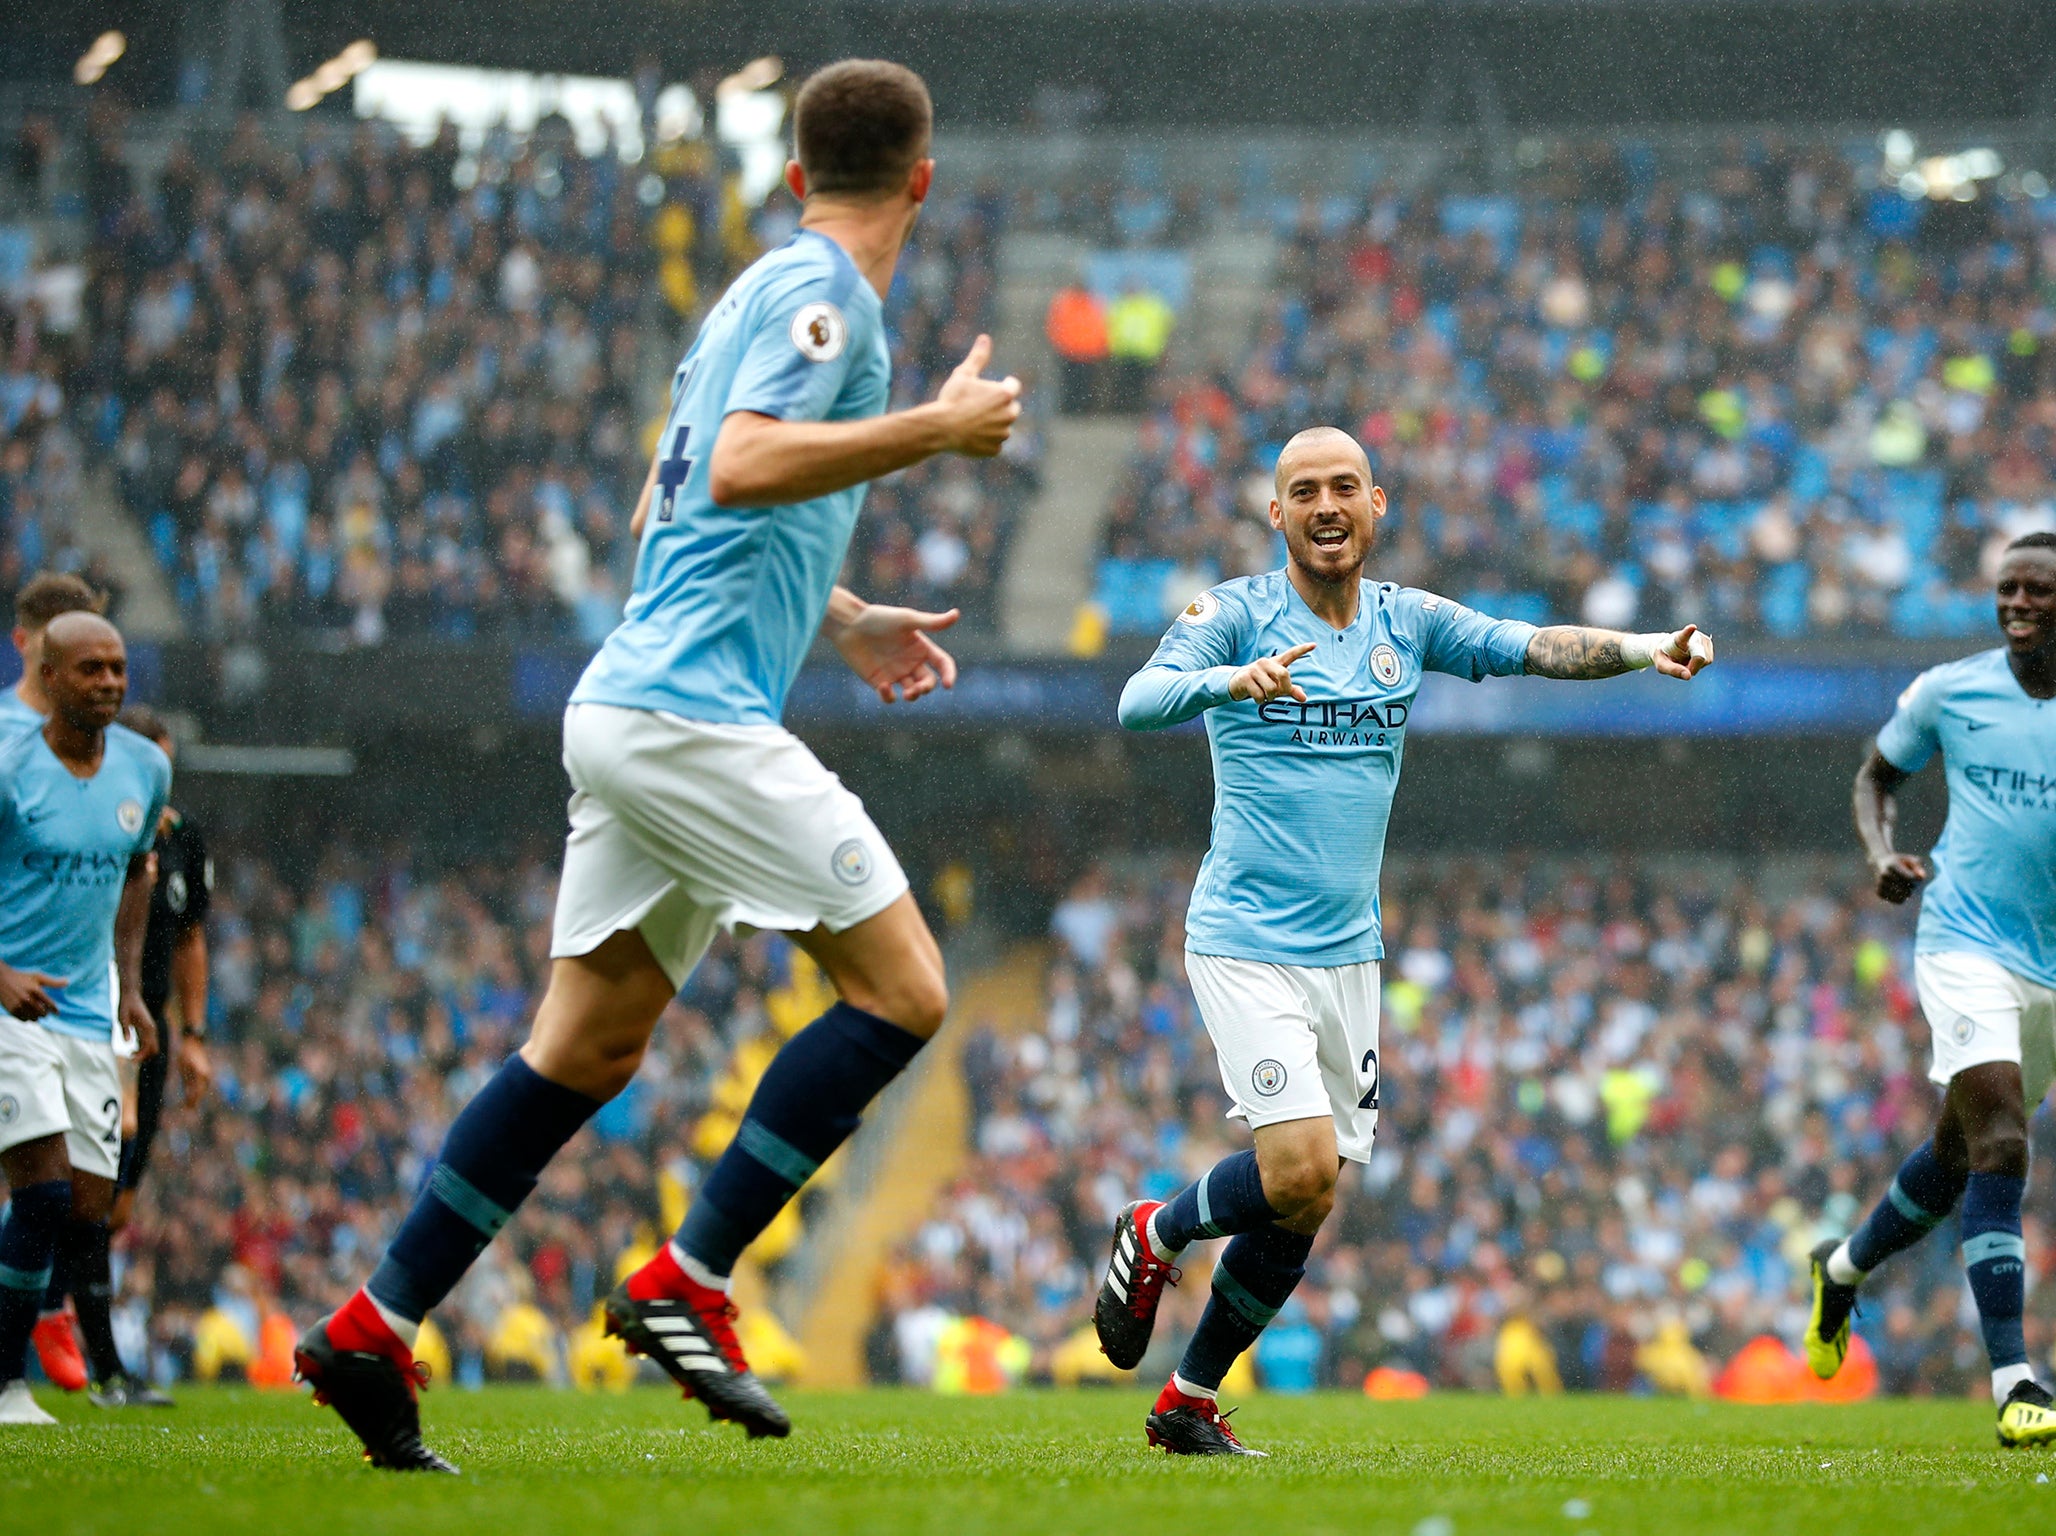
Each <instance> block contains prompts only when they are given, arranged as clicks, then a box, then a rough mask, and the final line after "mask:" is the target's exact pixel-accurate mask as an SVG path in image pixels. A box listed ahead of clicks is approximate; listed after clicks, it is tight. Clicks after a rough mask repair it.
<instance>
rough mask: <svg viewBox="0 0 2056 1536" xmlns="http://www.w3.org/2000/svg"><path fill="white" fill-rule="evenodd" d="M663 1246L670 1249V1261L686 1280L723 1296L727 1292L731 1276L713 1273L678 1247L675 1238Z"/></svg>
mask: <svg viewBox="0 0 2056 1536" xmlns="http://www.w3.org/2000/svg"><path fill="white" fill-rule="evenodd" d="M665 1246H666V1247H668V1248H669V1249H670V1250H671V1262H672V1263H674V1264H676V1265H677V1266H678V1267H679V1268H680V1269H682V1270H684V1271H685V1275H686V1278H687V1279H688V1280H690V1281H692V1282H693V1283H694V1284H695V1285H704V1286H706V1287H707V1289H709V1290H713V1291H719V1292H721V1293H722V1294H723V1295H724V1296H725V1295H726V1294H727V1293H728V1286H729V1283H730V1281H731V1279H732V1277H731V1276H728V1275H717V1274H715V1273H714V1271H712V1270H711V1269H709V1268H707V1266H706V1265H704V1264H702V1263H701V1262H700V1261H699V1260H698V1259H696V1258H694V1257H693V1256H692V1255H691V1254H689V1253H687V1252H686V1251H685V1250H684V1249H683V1248H681V1247H679V1246H678V1240H677V1239H676V1238H673V1239H672V1240H671V1241H670V1242H669V1243H667V1244H666V1245H665Z"/></svg>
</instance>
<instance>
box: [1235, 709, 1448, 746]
mask: <svg viewBox="0 0 2056 1536" xmlns="http://www.w3.org/2000/svg"><path fill="white" fill-rule="evenodd" d="M1409 708H1410V706H1409V703H1408V701H1407V700H1405V699H1389V700H1388V699H1308V700H1307V701H1306V702H1305V703H1304V704H1302V703H1300V702H1299V701H1298V700H1297V699H1271V700H1269V701H1268V702H1266V703H1263V704H1259V705H1257V707H1256V717H1257V719H1259V720H1261V721H1262V722H1263V723H1264V724H1265V725H1284V726H1290V727H1291V728H1292V741H1293V743H1294V744H1295V745H1300V746H1308V747H1389V746H1391V745H1392V744H1393V743H1392V733H1394V732H1397V731H1399V730H1402V729H1404V727H1405V725H1406V717H1407V714H1408V712H1409Z"/></svg>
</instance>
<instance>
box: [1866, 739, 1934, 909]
mask: <svg viewBox="0 0 2056 1536" xmlns="http://www.w3.org/2000/svg"><path fill="white" fill-rule="evenodd" d="M1912 777H1913V775H1912V774H1910V773H1908V772H1906V770H1905V769H1903V768H1900V767H1899V766H1898V765H1897V764H1895V763H1893V762H1892V761H1891V759H1889V758H1888V757H1886V756H1885V754H1884V753H1882V752H1880V751H1878V750H1877V748H1875V747H1873V748H1871V752H1870V756H1868V757H1866V758H1865V759H1864V760H1863V766H1862V767H1861V768H1859V769H1857V770H1856V796H1855V807H1854V809H1855V812H1856V836H1857V837H1858V838H1859V839H1860V840H1861V841H1862V843H1863V856H1864V858H1865V859H1866V860H1867V861H1868V862H1869V864H1870V874H1871V879H1872V881H1873V882H1874V883H1875V885H1876V887H1877V893H1878V895H1879V896H1881V897H1883V898H1884V899H1885V900H1886V901H1889V902H1891V903H1892V904H1893V905H1894V906H1897V905H1898V904H1899V903H1900V902H1902V901H1904V900H1905V899H1906V898H1907V897H1909V896H1911V895H1912V894H1913V892H1914V890H1915V888H1916V887H1918V886H1919V885H1920V883H1921V882H1922V881H1924V880H1926V879H1927V878H1928V866H1927V860H1925V859H1923V858H1921V857H1920V856H1919V855H1918V854H1912V853H1899V852H1896V851H1895V850H1894V849H1893V847H1892V831H1893V828H1894V827H1896V826H1897V825H1898V822H1899V786H1900V785H1901V784H1904V783H1905V782H1906V781H1907V780H1908V779H1910V778H1912Z"/></svg>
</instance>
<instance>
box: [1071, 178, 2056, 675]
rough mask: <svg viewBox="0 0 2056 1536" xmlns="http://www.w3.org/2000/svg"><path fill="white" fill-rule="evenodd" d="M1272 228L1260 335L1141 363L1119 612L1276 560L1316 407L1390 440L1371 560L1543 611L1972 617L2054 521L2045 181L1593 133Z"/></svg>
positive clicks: (1915, 621)
mask: <svg viewBox="0 0 2056 1536" xmlns="http://www.w3.org/2000/svg"><path fill="white" fill-rule="evenodd" d="M1866 172H1867V174H1865V173H1866ZM1267 206H1269V204H1268V203H1267ZM1280 227H1281V228H1285V227H1288V226H1287V225H1286V224H1284V223H1282V222H1281V225H1280ZM1289 231H1290V232H1289V237H1288V238H1287V240H1286V241H1285V245H1284V252H1283V259H1282V261H1281V264H1280V269H1279V271H1278V273H1277V275H1276V278H1275V282H1274V284H1273V287H1274V289H1275V295H1274V297H1272V298H1271V299H1270V301H1269V303H1268V305H1267V307H1266V309H1265V312H1264V314H1263V316H1262V319H1261V321H1260V323H1259V326H1258V330H1257V334H1256V336H1255V338H1254V341H1253V343H1252V345H1251V346H1250V348H1249V350H1248V352H1247V353H1246V354H1245V355H1244V356H1242V357H1240V358H1239V359H1237V360H1235V361H1234V362H1233V363H1232V365H1229V366H1225V367H1222V368H1220V369H1219V370H1218V371H1211V372H1210V371H1208V370H1207V369H1206V368H1205V367H1204V366H1191V365H1192V364H1203V363H1204V359H1188V366H1185V367H1182V368H1181V367H1179V366H1178V359H1177V357H1176V355H1175V354H1174V356H1173V358H1172V366H1171V368H1170V369H1169V371H1168V372H1167V374H1166V375H1165V376H1164V377H1163V378H1162V379H1161V380H1160V381H1159V385H1158V388H1157V391H1156V402H1155V407H1154V409H1153V410H1152V411H1151V412H1150V413H1149V415H1148V417H1147V419H1146V421H1145V423H1144V426H1143V429H1142V437H1141V442H1140V444H1139V447H1138V449H1137V452H1136V455H1135V457H1134V460H1133V463H1132V466H1131V468H1130V470H1129V472H1128V475H1127V477H1126V481H1125V484H1124V485H1123V486H1122V488H1121V489H1120V491H1119V493H1118V496H1117V498H1116V500H1115V502H1114V505H1113V508H1112V513H1111V516H1110V518H1109V521H1108V524H1107V529H1106V543H1105V550H1104V559H1103V561H1102V564H1101V567H1100V572H1099V583H1098V586H1099V591H1098V597H1099V601H1100V603H1101V604H1102V606H1103V607H1104V608H1105V609H1106V611H1107V615H1108V618H1109V620H1110V622H1111V623H1112V625H1113V627H1114V628H1116V629H1134V630H1145V631H1148V630H1154V629H1155V628H1157V627H1158V626H1159V625H1160V624H1161V622H1162V621H1163V620H1164V618H1165V615H1166V612H1167V611H1170V612H1175V610H1176V608H1177V607H1179V606H1180V605H1182V603H1183V602H1184V601H1185V600H1186V599H1187V598H1189V596H1190V594H1191V592H1192V591H1193V590H1194V589H1196V588H1199V587H1203V586H1205V585H1207V584H1209V583H1210V582H1212V581H1214V580H1216V579H1219V578H1220V577H1222V576H1233V575H1240V574H1243V573H1245V572H1248V571H1253V570H1261V569H1268V568H1270V567H1272V566H1274V565H1275V564H1276V563H1277V559H1278V556H1277V553H1276V551H1275V547H1274V541H1273V537H1272V536H1271V534H1270V533H1269V531H1268V529H1267V528H1265V527H1264V525H1263V523H1262V520H1261V514H1262V512H1263V509H1264V506H1265V503H1266V501H1267V500H1268V498H1269V495H1270V465H1271V463H1272V461H1273V460H1274V459H1275V457H1276V453H1277V448H1278V445H1279V444H1280V443H1282V441H1283V440H1284V439H1285V438H1286V437H1287V436H1289V435H1290V434H1291V433H1292V432H1293V431H1295V430H1297V429H1298V428H1299V427H1302V426H1304V425H1305V424H1306V423H1308V422H1310V421H1330V422H1335V423H1338V424H1340V425H1343V426H1345V427H1347V428H1349V429H1350V430H1351V431H1354V432H1356V433H1357V434H1358V435H1359V436H1360V437H1361V438H1362V440H1363V441H1364V442H1365V443H1366V445H1367V446H1369V447H1370V449H1371V450H1372V453H1373V455H1374V457H1375V459H1376V460H1377V465H1378V472H1379V478H1380V480H1381V482H1382V483H1384V485H1385V486H1386V487H1387V489H1388V491H1389V492H1390V494H1391V497H1392V502H1393V508H1394V510H1393V514H1392V515H1391V517H1390V519H1389V520H1388V522H1387V524H1386V527H1385V532H1384V534H1383V544H1384V547H1383V549H1382V551H1381V553H1380V555H1379V557H1378V571H1379V574H1380V575H1381V576H1383V577H1385V578H1387V579H1391V580H1396V581H1401V582H1405V583H1409V584H1414V585H1422V586H1427V587H1431V588H1433V589H1436V590H1440V591H1445V592H1448V593H1450V594H1451V595H1453V596H1457V597H1459V598H1460V599H1461V600H1463V601H1465V602H1467V603H1471V604H1473V605H1475V606H1477V607H1479V608H1482V609H1484V610H1486V611H1488V612H1494V613H1499V614H1504V615H1508V616H1512V617H1521V618H1528V619H1533V620H1539V621H1546V620H1550V619H1555V620H1580V619H1582V620H1583V621H1584V622H1588V623H1596V624H1604V625H1614V626H1634V625H1643V624H1654V625H1663V624H1671V623H1678V622H1683V619H1684V617H1690V618H1693V619H1696V620H1698V621H1699V622H1701V623H1705V624H1707V625H1709V626H1710V627H1711V628H1713V629H1715V630H1717V631H1718V632H1720V633H1722V634H1763V635H1770V636H1780V637H1782V636H1795V635H1800V634H1815V635H1819V634H1829V635H1834V634H1841V635H1851V634H1855V635H1861V634H1892V635H1900V636H1932V635H1952V634H1962V633H1968V632H1972V631H1975V630H1976V629H1978V628H1979V627H1980V626H1981V625H1982V624H1983V623H1984V620H1985V609H1986V607H1987V602H1986V598H1985V595H1984V591H1983V587H1984V584H1985V583H1986V582H1987V581H1988V578H1989V573H1988V572H1987V571H1986V569H1985V567H1986V565H1987V564H1988V563H1989V562H1990V561H1991V559H1992V553H1993V550H1994V549H1995V548H1996V547H1997V545H1998V544H2000V543H2002V542H2003V541H2004V540H2005V539H2007V538H2010V537H2013V536H2015V535H2017V534H2019V533H2023V532H2026V531H2028V530H2030V529H2033V528H2040V527H2051V526H2056V481H2052V475H2056V363H2052V358H2056V321H2052V316H2051V311H2050V307H2049V304H2048V299H2047V283H2048V280H2049V274H2050V273H2051V272H2052V271H2056V201H2052V200H2050V199H2048V198H2042V199H2039V200H2037V199H2033V198H2027V197H2018V198H2013V199H2010V200H2009V199H2003V198H1999V197H1995V196H1991V195H1986V196H1982V197H1980V198H1979V199H1978V200H1977V201H1976V202H1974V203H1936V202H1932V201H1926V200H1916V201H1912V202H1909V201H1908V200H1907V199H1906V198H1905V197H1903V196H1902V195H1901V194H1900V192H1899V190H1898V189H1897V188H1896V187H1895V186H1890V185H1880V184H1879V179H1878V177H1877V174H1876V167H1875V166H1874V165H1865V164H1859V163H1858V162H1857V161H1856V160H1854V159H1852V158H1851V157H1848V156H1845V155H1843V154H1841V153H1839V152H1836V151H1832V150H1827V149H1808V150H1787V149H1780V148H1778V147H1777V146H1775V145H1765V144H1761V143H1759V144H1753V145H1746V146H1745V145H1743V144H1741V143H1739V142H1738V143H1736V144H1733V145H1731V146H1730V147H1729V149H1728V150H1727V152H1726V153H1725V155H1724V156H1723V157H1722V158H1721V159H1720V160H1719V161H1718V162H1717V163H1716V164H1714V165H1712V166H1710V167H1709V168H1708V171H1707V173H1706V174H1705V175H1704V177H1703V178H1702V179H1697V180H1695V181H1692V182H1683V181H1677V180H1672V179H1669V178H1667V177H1665V176H1663V175H1660V174H1658V172H1657V169H1656V166H1655V164H1654V162H1653V161H1652V160H1651V159H1650V158H1649V157H1647V156H1645V155H1638V154H1635V153H1632V152H1629V151H1626V150H1621V149H1616V148H1602V147H1592V148H1589V149H1582V150H1578V151H1575V152H1567V153H1566V154H1565V155H1563V156H1562V157H1560V158H1559V159H1557V160H1555V161H1553V162H1551V163H1550V164H1549V165H1546V166H1545V167H1543V168H1542V169H1541V170H1540V171H1539V172H1537V173H1536V174H1535V175H1533V176H1532V177H1530V178H1529V179H1528V180H1527V181H1526V182H1524V184H1523V186H1522V190H1521V191H1520V192H1519V194H1518V195H1506V196H1479V195H1474V194H1470V193H1460V192H1455V191H1448V190H1441V189H1438V188H1436V187H1433V186H1428V187H1421V188H1416V189H1411V190H1401V189H1398V188H1395V187H1390V186H1382V187H1378V188H1376V189H1373V190H1372V191H1370V192H1369V193H1367V194H1366V195H1364V196H1362V197H1361V198H1346V197H1332V198H1327V199H1314V198H1309V199H1307V200H1306V201H1305V202H1304V203H1303V204H1302V205H1301V206H1300V207H1299V208H1298V210H1297V211H1296V213H1295V214H1294V215H1293V216H1292V219H1291V222H1290V224H1289ZM1167 605H1168V608H1167Z"/></svg>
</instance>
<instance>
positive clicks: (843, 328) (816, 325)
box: [791, 299, 850, 363]
mask: <svg viewBox="0 0 2056 1536" xmlns="http://www.w3.org/2000/svg"><path fill="white" fill-rule="evenodd" d="M791 336H792V344H793V345H794V346H796V347H798V348H799V349H800V356H802V357H804V358H805V359H806V360H807V361H808V362H810V363H832V362H834V361H835V360H836V359H837V358H838V357H841V356H842V349H843V348H844V347H846V346H848V345H849V339H850V323H849V322H848V321H847V320H845V319H843V317H842V311H841V310H839V309H837V308H836V307H835V306H834V305H833V304H830V303H829V302H828V301H827V300H826V299H816V300H815V301H814V302H813V303H811V304H802V305H801V306H800V307H799V310H798V311H797V313H795V314H794V315H793V317H792V330H791Z"/></svg>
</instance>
